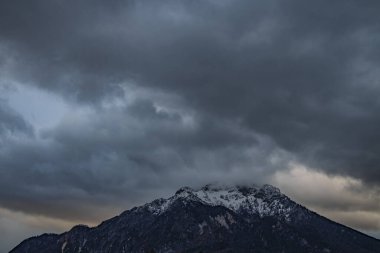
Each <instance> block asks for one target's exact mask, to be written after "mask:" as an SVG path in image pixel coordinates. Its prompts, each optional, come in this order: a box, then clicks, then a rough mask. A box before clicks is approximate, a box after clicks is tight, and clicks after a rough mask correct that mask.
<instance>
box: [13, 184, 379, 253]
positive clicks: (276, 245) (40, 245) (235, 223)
mask: <svg viewBox="0 0 380 253" xmlns="http://www.w3.org/2000/svg"><path fill="white" fill-rule="evenodd" d="M11 252H12V253H26V252H28V253H55V252H57V253H62V252H64V253H74V252H75V253H77V252H82V253H90V252H91V253H105V252H107V253H111V252H115V253H116V252H142V253H143V252H157V253H161V252H189V253H190V252H197V253H198V252H203V253H206V252H255V253H257V252H259V253H260V252H268V253H269V252H270V253H277V252H278V253H280V252H283V253H288V252H289V253H297V252H305V253H317V252H318V253H319V252H321V253H328V252H330V253H334V252H336V253H342V252H344V253H378V252H380V241H379V240H377V239H374V238H372V237H369V236H367V235H364V234H362V233H360V232H357V231H355V230H353V229H350V228H348V227H345V226H343V225H340V224H337V223H335V222H333V221H330V220H328V219H326V218H324V217H322V216H320V215H318V214H316V213H314V212H312V211H309V210H308V209H306V208H305V207H303V206H301V205H299V204H297V203H295V202H294V201H292V200H291V199H289V198H288V197H287V196H285V195H284V194H282V193H281V192H280V191H279V190H278V189H277V188H275V187H273V186H270V185H264V186H263V187H255V186H252V187H240V186H235V187H221V186H216V185H207V186H205V187H203V188H201V189H199V190H194V189H191V188H189V187H183V188H181V189H179V190H178V191H177V192H176V194H175V195H174V196H172V197H170V198H168V199H157V200H155V201H153V202H151V203H148V204H146V205H143V206H140V207H135V208H133V209H131V210H128V211H125V212H123V213H122V214H121V215H119V216H117V217H114V218H112V219H110V220H107V221H105V222H103V223H101V224H100V225H99V226H97V227H94V228H88V227H86V226H82V225H80V226H75V227H74V228H72V229H71V230H70V231H68V232H66V233H63V234H61V235H55V234H44V235H41V236H38V237H33V238H30V239H27V240H25V241H24V242H22V243H21V244H20V245H18V246H17V247H16V248H15V249H13V250H12V251H11Z"/></svg>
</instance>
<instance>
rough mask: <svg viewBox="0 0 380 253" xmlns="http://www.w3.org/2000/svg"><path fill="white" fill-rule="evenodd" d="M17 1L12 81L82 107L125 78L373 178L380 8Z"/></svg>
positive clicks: (11, 17)
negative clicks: (58, 96) (23, 83)
mask: <svg viewBox="0 0 380 253" xmlns="http://www.w3.org/2000/svg"><path fill="white" fill-rule="evenodd" d="M21 3H22V2H14V1H12V2H9V1H8V2H7V1H6V2H4V3H3V4H2V5H3V6H2V8H1V10H2V13H0V14H1V15H0V16H1V17H2V22H1V24H2V25H1V41H2V44H3V45H4V47H5V48H7V49H8V50H9V52H11V53H9V54H8V57H13V58H12V59H13V60H8V62H11V63H9V64H7V68H6V69H7V73H8V75H9V76H10V77H12V78H15V79H18V80H19V81H22V82H27V83H31V84H35V85H38V86H40V87H43V88H47V89H50V90H54V91H56V92H61V93H63V94H65V96H66V95H67V97H68V98H70V97H71V98H72V99H74V100H75V99H76V100H77V101H82V102H86V101H87V102H89V101H91V102H96V101H99V99H102V98H104V97H107V96H111V97H114V96H117V95H118V94H119V95H120V94H122V93H123V85H122V83H123V82H125V81H131V80H132V81H133V82H135V83H136V84H137V85H139V86H145V87H151V88H154V89H158V90H161V91H164V92H169V93H173V94H177V95H178V96H180V97H182V98H183V99H184V101H185V102H186V103H187V104H188V105H189V106H190V107H192V108H194V110H196V111H197V113H200V114H205V115H211V117H212V118H214V119H215V120H216V122H217V121H218V120H226V121H236V120H239V122H240V124H241V125H242V126H244V127H248V128H249V129H250V130H251V131H252V132H255V133H261V134H265V135H267V136H269V137H270V138H272V139H273V140H274V141H275V142H276V143H277V144H278V145H279V146H280V147H281V148H284V149H286V150H288V151H290V152H294V153H295V154H298V155H299V158H300V159H302V160H304V162H307V163H309V164H312V165H313V166H317V167H320V168H321V169H325V170H326V171H327V172H332V173H341V174H349V175H352V176H355V177H358V178H361V179H363V180H366V181H368V182H378V181H379V180H380V175H379V170H378V167H377V166H378V164H379V159H378V155H377V154H378V153H379V151H380V147H379V145H378V141H377V140H378V139H379V134H378V131H377V129H378V127H379V125H380V122H379V118H378V117H377V112H378V110H379V103H378V99H377V95H376V94H377V92H379V89H378V86H377V85H376V83H377V81H376V80H377V74H376V73H377V70H378V68H379V63H378V60H377V58H376V57H374V55H376V53H377V52H378V49H377V46H376V45H377V41H378V39H379V38H378V35H377V34H378V30H379V26H378V22H379V18H378V15H377V14H376V13H375V12H374V11H373V10H376V9H377V8H376V6H375V5H377V3H374V2H368V3H358V2H356V1H345V2H344V3H343V2H339V3H338V2H337V3H330V2H326V1H318V2H315V3H311V4H305V3H303V2H302V1H291V2H289V3H286V4H284V3H281V2H277V1H268V2H266V3H263V2H256V1H241V2H239V3H238V4H237V3H232V2H229V1H224V2H222V3H215V2H212V1H191V2H178V1H165V2H161V3H156V2H154V1H143V2H141V1H139V2H134V1H129V2H122V1H111V2H110V3H109V4H107V5H105V4H104V3H103V2H102V1H91V4H90V3H89V2H87V1H80V2H75V3H70V4H69V3H63V2H59V1H37V2H33V3H22V4H21ZM20 69H21V70H22V71H20ZM215 124H217V123H215ZM210 133H211V132H210ZM211 134H212V133H211ZM215 141H218V140H215ZM216 145H218V144H216Z"/></svg>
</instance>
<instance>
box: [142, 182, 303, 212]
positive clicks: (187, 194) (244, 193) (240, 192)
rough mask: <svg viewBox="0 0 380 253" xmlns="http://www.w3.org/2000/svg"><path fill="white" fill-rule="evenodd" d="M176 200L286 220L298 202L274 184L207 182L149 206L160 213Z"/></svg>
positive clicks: (179, 191) (181, 190) (148, 205)
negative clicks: (229, 184) (200, 186)
mask: <svg viewBox="0 0 380 253" xmlns="http://www.w3.org/2000/svg"><path fill="white" fill-rule="evenodd" d="M177 200H182V201H198V202H201V203H202V204H205V205H210V206H223V207H226V208H228V209H230V210H232V211H234V212H236V213H242V212H246V213H250V214H258V215H259V216H260V217H263V216H273V215H279V216H281V217H284V218H286V219H288V218H289V213H290V212H291V209H292V207H294V206H295V205H296V204H295V203H294V202H292V201H291V200H290V199H289V198H287V197H286V196H285V195H283V194H282V193H281V192H280V190H279V189H278V188H276V187H274V186H271V185H263V186H262V187H258V186H255V185H253V186H223V185H216V184H208V185H206V186H204V187H202V188H200V189H192V188H190V187H182V188H180V189H179V190H178V191H177V192H176V193H175V195H174V196H172V197H170V198H168V199H159V200H156V201H153V202H151V203H149V204H147V205H145V207H147V208H148V209H149V210H150V211H151V212H152V213H154V214H156V215H160V214H162V213H164V212H165V211H166V210H168V209H169V208H170V207H171V205H172V204H173V203H174V202H176V201H177Z"/></svg>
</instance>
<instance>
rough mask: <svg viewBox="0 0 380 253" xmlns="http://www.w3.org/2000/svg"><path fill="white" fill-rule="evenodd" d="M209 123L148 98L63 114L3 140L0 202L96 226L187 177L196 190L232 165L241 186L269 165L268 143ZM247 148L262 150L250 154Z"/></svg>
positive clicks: (233, 177) (239, 131)
mask: <svg viewBox="0 0 380 253" xmlns="http://www.w3.org/2000/svg"><path fill="white" fill-rule="evenodd" d="M176 109H178V107H177V108H176ZM209 120H210V119H193V121H192V122H190V123H189V122H188V121H187V120H186V118H185V117H184V116H183V115H181V114H179V113H178V112H176V111H172V112H165V111H162V110H161V111H160V110H157V109H156V108H155V106H154V104H153V103H152V101H148V100H146V99H143V100H141V99H137V100H136V101H134V102H133V103H131V104H129V105H128V106H125V105H122V106H120V105H119V106H115V105H113V106H110V107H107V108H106V107H102V108H99V107H98V108H97V109H96V110H91V112H88V111H86V112H85V113H80V114H79V115H71V116H66V118H64V120H63V121H62V122H61V123H60V124H59V125H58V126H57V127H55V128H52V129H47V130H44V131H43V132H42V133H41V135H42V138H29V139H26V140H23V141H20V140H13V139H10V140H7V142H4V147H3V148H2V149H1V152H0V174H1V177H0V185H1V188H2V189H3V190H2V191H1V193H0V205H1V206H3V207H6V208H8V209H14V210H20V211H23V212H27V213H32V214H42V215H46V216H53V217H59V218H63V219H81V220H83V221H93V220H96V219H99V217H107V215H106V212H107V211H108V212H111V211H110V209H112V208H113V209H116V210H118V211H120V210H122V209H125V208H126V207H131V206H132V205H134V204H138V203H141V202H143V201H144V200H149V199H151V198H152V196H154V197H160V196H162V195H165V194H168V193H171V191H172V190H173V188H178V187H180V186H181V185H183V184H185V182H186V180H187V179H188V178H195V177H197V181H198V183H197V184H199V185H201V184H205V183H207V182H209V181H211V180H216V179H221V178H223V177H224V176H225V174H224V173H229V172H228V171H229V170H230V169H232V168H234V167H235V168H236V169H237V170H238V173H237V174H234V173H229V175H230V178H229V180H231V181H237V180H240V181H241V180H242V179H245V178H247V177H249V178H252V176H254V175H255V173H253V172H249V171H245V170H246V169H247V168H248V169H250V168H251V166H254V165H256V166H258V167H264V166H266V164H267V163H268V162H267V159H269V158H268V157H269V156H270V155H271V154H273V153H274V151H273V150H274V149H275V148H274V147H273V146H271V144H270V143H267V142H265V141H262V140H259V139H258V138H259V137H256V136H254V135H252V134H251V133H249V132H248V131H244V130H243V129H239V128H236V126H229V125H228V124H219V125H217V124H215V123H213V122H212V121H213V120H211V122H209ZM252 146H253V147H260V148H259V149H258V150H253V151H250V150H249V149H250V148H252ZM265 152H266V153H267V154H264V153H265ZM17 158H22V159H17ZM274 166H275V164H274V163H273V167H274ZM270 169H273V168H270ZM268 171H270V170H269V168H268ZM241 172H244V173H241ZM196 174H198V176H194V175H196ZM15 182H17V183H15ZM66 206H69V207H70V208H69V210H68V209H67V208H65V207H66ZM110 206H111V207H112V208H110ZM114 212H117V211H114ZM108 216H109V215H108Z"/></svg>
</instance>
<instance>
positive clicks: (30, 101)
mask: <svg viewBox="0 0 380 253" xmlns="http://www.w3.org/2000/svg"><path fill="white" fill-rule="evenodd" d="M4 90H5V92H3V95H2V97H3V98H4V99H5V100H6V101H7V102H8V105H9V106H10V107H11V108H12V109H13V110H15V111H16V112H18V113H19V114H20V115H21V116H22V117H23V118H24V119H25V120H26V121H27V122H28V123H30V124H31V125H32V126H33V127H34V129H35V130H37V131H38V130H40V129H43V128H49V127H53V126H55V125H57V124H58V123H59V121H60V120H61V119H62V118H63V117H64V116H65V115H66V114H67V113H68V112H69V111H70V107H69V105H68V104H67V103H66V102H65V101H64V100H63V99H62V98H61V97H59V96H57V95H55V94H53V93H50V92H47V91H45V90H41V89H38V88H35V87H33V86H25V85H22V84H14V83H12V85H11V86H10V88H8V89H4Z"/></svg>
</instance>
